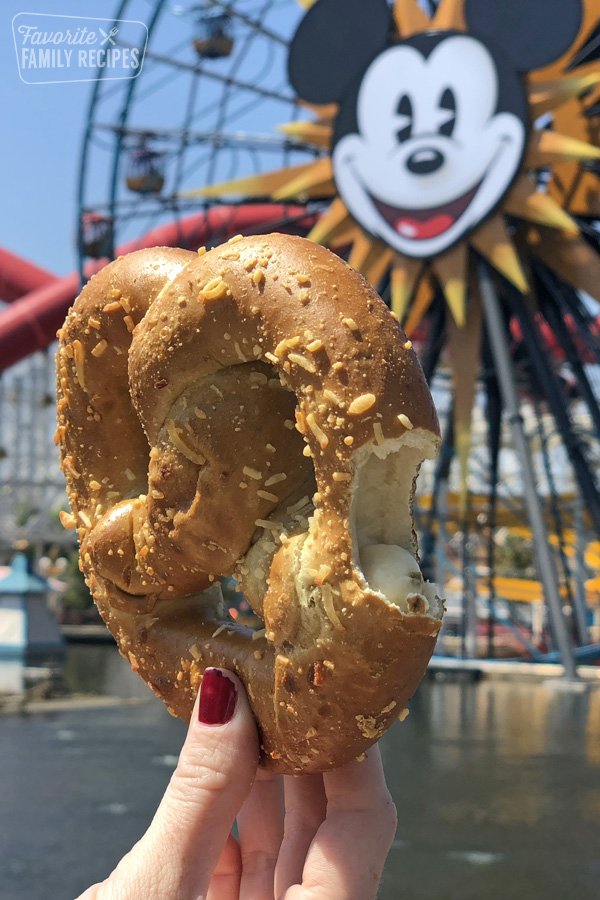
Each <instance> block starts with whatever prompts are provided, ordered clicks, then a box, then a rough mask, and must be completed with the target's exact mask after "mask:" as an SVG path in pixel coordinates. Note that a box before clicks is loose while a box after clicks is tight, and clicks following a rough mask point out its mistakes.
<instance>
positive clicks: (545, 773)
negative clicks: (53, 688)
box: [0, 647, 600, 900]
mask: <svg viewBox="0 0 600 900" xmlns="http://www.w3.org/2000/svg"><path fill="white" fill-rule="evenodd" d="M65 675H66V680H67V683H68V684H69V686H70V687H71V689H72V690H75V689H77V690H82V689H86V690H95V691H97V692H101V693H103V694H108V695H111V696H113V697H120V698H122V702H118V701H115V705H112V706H104V707H103V706H101V705H96V706H90V705H89V703H88V702H87V701H84V702H83V704H82V705H80V706H79V705H76V706H73V707H71V708H63V709H50V707H43V706H41V707H37V709H42V710H43V711H37V712H34V713H31V714H29V715H27V716H5V717H3V718H0V760H1V764H2V767H1V769H0V898H1V900H42V898H43V900H62V898H66V900H72V898H74V897H75V896H77V894H78V893H79V892H80V891H82V890H83V889H84V888H85V887H86V886H87V885H88V884H90V883H92V882H94V881H96V880H100V879H102V878H103V877H104V876H105V875H106V874H107V873H108V872H109V871H110V869H111V868H112V866H113V865H114V864H115V862H116V861H117V860H118V859H119V858H120V857H121V856H122V854H123V853H124V852H125V851H126V850H127V849H129V847H130V846H131V845H132V844H133V843H134V842H135V841H136V840H137V838H138V837H139V836H140V835H141V834H142V833H143V831H144V829H145V828H146V826H147V824H148V822H149V820H150V818H151V816H152V814H153V812H154V810H155V808H156V805H157V803H158V801H159V799H160V797H161V795H162V792H163V790H164V787H165V785H166V783H167V781H168V779H169V776H170V773H171V771H172V769H173V767H174V765H175V763H176V759H177V753H178V750H179V747H180V745H181V742H182V739H183V734H184V729H183V726H182V725H181V723H180V722H178V721H176V720H174V719H172V718H171V717H170V716H169V715H168V714H167V713H166V711H165V710H164V708H163V706H162V704H161V703H159V702H158V701H156V700H155V699H154V698H152V697H148V695H147V693H146V689H145V688H144V686H143V685H142V684H141V683H140V682H139V681H138V679H137V678H135V677H134V676H132V675H131V673H130V672H129V670H128V667H127V666H126V665H125V664H124V663H123V661H122V660H121V659H120V658H119V657H118V655H117V654H116V653H115V652H114V650H113V649H112V648H111V647H76V648H72V649H71V651H70V654H69V659H68V663H67V668H66V673H65ZM99 702H102V701H99ZM66 706H67V707H68V704H67V705H66ZM382 749H383V755H384V762H385V765H386V771H387V773H388V780H389V783H390V787H391V790H392V793H393V795H394V799H395V801H396V804H397V806H398V812H399V826H398V833H397V837H396V841H395V843H394V846H393V848H392V851H391V853H390V857H389V860H388V865H387V867H386V872H385V877H384V881H383V885H382V889H381V893H380V897H381V898H382V900H455V898H456V900H592V898H594V900H596V898H597V897H598V896H599V895H600V690H598V689H595V690H590V691H587V692H585V693H571V692H567V691H562V690H558V689H556V688H555V687H551V686H548V685H547V684H532V683H514V682H492V681H484V682H480V683H478V684H473V683H470V682H455V681H454V682H435V681H429V682H427V683H426V684H424V685H423V686H422V688H421V690H420V692H419V694H418V695H417V697H416V698H415V700H414V701H413V703H412V704H411V714H410V716H409V718H408V719H407V720H406V721H405V722H404V723H402V724H398V725H397V726H395V727H394V729H393V730H392V731H391V732H390V733H389V734H388V735H386V737H385V738H384V740H383V742H382ZM332 900H336V898H332Z"/></svg>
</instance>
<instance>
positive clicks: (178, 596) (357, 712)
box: [57, 234, 442, 772]
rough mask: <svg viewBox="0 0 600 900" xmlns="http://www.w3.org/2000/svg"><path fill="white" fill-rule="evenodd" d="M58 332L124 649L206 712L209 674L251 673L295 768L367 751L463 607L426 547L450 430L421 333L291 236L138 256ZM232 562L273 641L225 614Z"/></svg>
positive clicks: (95, 551)
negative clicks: (417, 347) (425, 486)
mask: <svg viewBox="0 0 600 900" xmlns="http://www.w3.org/2000/svg"><path fill="white" fill-rule="evenodd" d="M59 337H60V346H59V352H58V358H57V363H58V386H59V403H58V410H59V428H58V438H59V441H60V444H61V450H62V461H63V468H64V472H65V475H66V478H67V487H68V494H69V499H70V502H71V506H72V511H73V517H72V520H71V522H70V523H69V522H67V524H76V525H77V528H78V532H79V540H80V546H81V562H82V568H83V571H84V574H85V577H86V580H87V583H88V585H89V586H90V588H91V591H92V593H93V596H94V599H95V601H96V603H97V605H98V608H99V610H100V612H101V614H102V617H103V618H104V620H105V622H106V624H107V625H108V627H109V628H110V630H111V632H112V634H113V635H114V637H115V638H116V640H117V643H118V646H119V649H120V651H121V653H122V654H123V655H125V656H128V657H129V660H130V662H131V665H132V667H133V668H134V669H135V670H136V671H138V672H139V674H140V675H141V676H142V677H143V678H144V679H145V680H146V681H147V682H148V684H149V685H150V686H151V687H152V688H153V690H154V691H155V693H157V694H158V695H159V696H160V697H162V698H163V699H164V700H165V702H166V703H167V704H168V705H169V708H170V709H171V711H172V712H174V713H175V714H176V715H178V716H181V717H182V718H184V719H187V718H189V715H190V711H191V708H192V705H193V701H194V696H195V694H196V692H197V689H198V686H199V683H200V681H201V678H202V672H203V670H204V668H205V667H206V666H207V665H217V666H223V667H226V668H229V669H232V670H234V671H236V672H238V673H239V675H240V676H241V678H242V679H243V681H244V683H245V685H246V687H247V690H248V693H249V697H250V702H251V704H252V708H253V710H254V713H255V715H256V718H257V721H258V723H259V728H260V732H261V738H262V747H263V750H264V758H265V761H266V762H267V763H268V764H269V765H271V766H272V767H273V768H275V769H278V770H279V771H287V772H314V771H324V770H326V769H329V768H332V767H333V766H337V765H340V764H342V763H344V762H345V761H347V760H349V759H351V758H352V757H356V756H359V755H360V754H361V753H362V752H363V751H364V750H365V749H366V748H367V747H368V746H370V744H372V743H373V742H374V741H375V740H377V738H379V737H380V736H381V734H382V733H383V732H384V731H385V729H386V728H387V727H388V726H389V725H390V724H391V722H392V721H393V720H394V719H395V718H396V717H397V716H398V714H400V713H401V712H402V710H403V709H404V706H405V704H406V702H407V700H408V699H409V698H410V697H411V696H412V694H413V692H414V690H415V689H416V687H417V685H418V683H419V681H420V679H421V678H422V676H423V673H424V671H425V668H426V665H427V662H428V660H429V657H430V655H431V653H432V650H433V646H434V642H435V637H436V635H437V632H438V630H439V625H440V618H441V614H442V604H441V601H440V600H439V599H438V598H437V596H436V592H435V586H434V585H429V584H427V583H423V580H422V577H421V575H420V573H419V572H418V567H417V564H416V562H415V560H414V559H413V558H412V557H411V556H410V555H409V553H414V552H415V549H416V548H415V538H414V533H413V528H412V518H411V503H412V493H413V488H414V479H415V477H416V474H417V472H418V468H419V465H420V463H421V461H422V459H423V458H424V457H427V456H431V455H432V454H433V453H434V452H435V449H436V446H437V443H438V439H439V432H438V424H437V418H436V414H435V410H434V407H433V404H432V400H431V396H430V394H429V390H428V388H427V385H426V383H425V380H424V377H423V374H422V371H421V369H420V366H419V363H418V361H417V359H416V356H415V354H414V352H413V351H412V349H411V346H410V342H407V341H406V338H405V336H404V335H403V333H402V331H401V329H400V327H399V325H398V323H397V322H396V321H395V320H394V319H393V318H392V317H391V316H390V314H389V313H388V311H387V309H386V307H385V305H384V304H383V303H382V301H381V300H380V299H379V297H378V296H377V294H376V293H375V292H374V291H373V289H372V288H371V287H370V286H369V285H368V284H367V282H366V281H365V280H364V279H363V278H362V277H361V276H359V275H357V274H356V273H355V272H354V271H353V270H352V269H350V268H349V267H348V266H347V265H346V264H345V263H343V262H342V261H341V260H340V259H339V258H338V257H336V256H334V255H333V254H331V253H330V252H329V251H327V250H325V249H323V248H322V247H319V246H317V245H315V244H312V243H310V242H308V241H305V240H303V239H302V238H296V237H290V236H285V235H277V234H274V235H267V236H260V237H246V238H234V239H232V240H231V241H229V243H227V244H225V245H223V246H222V247H217V248H215V249H214V250H211V251H210V252H209V253H206V254H204V255H202V254H195V253H191V252H187V251H183V250H172V249H168V248H158V249H151V250H141V251H138V252H136V253H132V254H130V255H129V256H127V257H124V258H122V259H119V260H117V261H115V262H114V263H112V264H111V265H109V266H107V267H106V268H105V269H103V270H102V272H101V273H100V274H98V275H96V276H95V277H94V278H93V279H92V280H91V281H90V282H89V284H88V285H87V286H86V287H85V288H84V290H83V291H82V293H81V295H80V297H79V298H78V299H77V301H76V302H75V305H74V307H73V308H72V309H71V310H70V312H69V314H68V316H67V319H66V321H65V324H64V327H63V328H62V330H61V332H60V334H59ZM294 423H295V424H294ZM148 460H149V462H148ZM407 551H408V552H407ZM231 573H234V574H235V576H236V577H237V579H238V580H239V581H240V583H241V586H242V589H243V590H244V591H245V593H246V595H247V597H248V598H249V600H250V602H251V604H252V606H253V608H254V609H255V611H256V612H257V613H258V614H259V615H260V616H261V617H262V618H263V619H264V622H265V632H264V633H263V634H261V633H254V634H252V633H251V632H250V631H249V630H247V629H243V628H241V627H238V626H236V625H235V624H234V623H233V622H232V621H230V620H228V619H226V618H225V617H224V614H223V612H222V609H221V606H220V604H219V593H220V589H219V586H218V584H219V583H218V580H217V581H216V580H215V579H216V578H217V576H223V575H228V574H231ZM211 583H214V584H212V586H211Z"/></svg>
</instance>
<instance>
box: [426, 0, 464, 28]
mask: <svg viewBox="0 0 600 900" xmlns="http://www.w3.org/2000/svg"><path fill="white" fill-rule="evenodd" d="M431 24H432V25H433V27H434V28H439V29H440V31H442V30H444V29H448V30H454V31H466V24H465V16H464V0H440V5H439V6H438V8H437V9H436V11H435V15H434V17H433V21H432V23H431Z"/></svg>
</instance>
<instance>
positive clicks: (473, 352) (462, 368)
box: [447, 288, 482, 517]
mask: <svg viewBox="0 0 600 900" xmlns="http://www.w3.org/2000/svg"><path fill="white" fill-rule="evenodd" d="M447 327H448V354H449V357H450V369H451V371H452V384H453V387H454V408H453V413H454V443H455V446H456V455H457V457H458V461H459V468H460V511H461V517H462V516H464V515H465V514H466V511H467V497H468V493H467V492H468V472H469V455H470V451H471V416H472V410H473V404H474V401H475V392H476V389H477V372H478V371H479V361H480V359H481V334H482V315H481V303H480V300H479V294H478V291H477V290H476V289H475V288H474V289H473V290H472V291H471V296H470V297H469V315H468V317H467V319H466V321H465V322H464V323H463V324H462V325H461V324H460V323H459V322H457V321H455V320H454V319H452V318H450V319H449V321H448V326H447Z"/></svg>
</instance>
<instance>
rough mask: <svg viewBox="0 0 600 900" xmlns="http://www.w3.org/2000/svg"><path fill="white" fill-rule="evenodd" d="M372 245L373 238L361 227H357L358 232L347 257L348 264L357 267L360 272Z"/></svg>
mask: <svg viewBox="0 0 600 900" xmlns="http://www.w3.org/2000/svg"><path fill="white" fill-rule="evenodd" d="M372 247H373V239H372V238H370V237H368V236H367V235H366V234H365V233H364V231H363V230H362V228H361V229H359V232H358V234H357V236H356V238H355V239H354V244H353V245H352V250H351V251H350V256H349V257H348V264H349V265H351V266H352V268H353V269H357V270H358V271H359V272H361V271H362V267H363V265H364V264H365V262H366V261H367V258H368V256H369V253H370V252H371V248H372Z"/></svg>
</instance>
